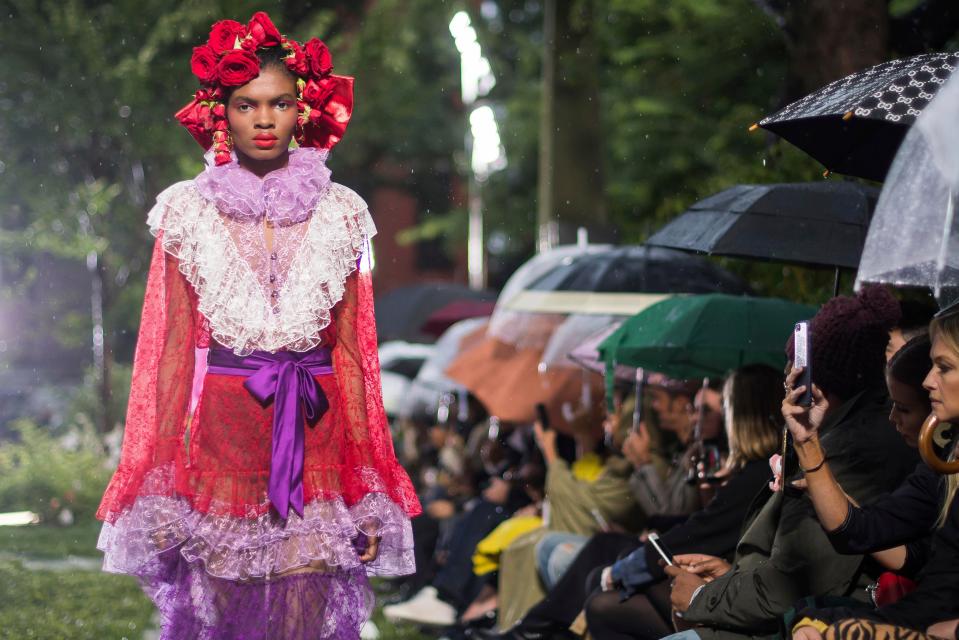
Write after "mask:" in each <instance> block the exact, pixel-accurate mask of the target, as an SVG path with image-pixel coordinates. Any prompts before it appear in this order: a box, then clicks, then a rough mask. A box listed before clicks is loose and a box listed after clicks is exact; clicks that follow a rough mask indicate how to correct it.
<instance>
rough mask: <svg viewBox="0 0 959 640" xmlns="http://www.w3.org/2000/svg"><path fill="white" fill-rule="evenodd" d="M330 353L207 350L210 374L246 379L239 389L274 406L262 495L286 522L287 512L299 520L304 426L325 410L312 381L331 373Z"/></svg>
mask: <svg viewBox="0 0 959 640" xmlns="http://www.w3.org/2000/svg"><path fill="white" fill-rule="evenodd" d="M331 362H332V361H331V357H330V350H329V349H328V348H326V347H320V348H318V349H314V350H312V351H308V352H306V353H294V352H291V351H279V352H277V353H269V352H266V351H254V352H253V353H252V354H250V355H248V356H237V355H236V354H234V353H233V352H232V351H228V350H226V349H210V355H209V364H210V367H209V369H208V371H209V373H215V374H225V375H242V376H248V378H247V379H246V382H244V383H243V386H244V387H246V390H247V391H249V392H250V394H251V395H252V396H253V397H254V398H256V399H257V400H258V401H259V402H260V403H261V404H262V405H263V406H268V405H269V404H270V403H273V405H274V406H273V440H272V444H273V451H272V456H271V458H270V480H269V487H268V491H267V495H268V496H269V498H270V502H271V503H272V504H273V508H274V509H276V512H277V513H278V514H279V516H280V517H281V518H282V519H284V520H286V518H287V516H288V514H289V510H290V507H292V508H293V510H294V511H295V512H296V513H297V514H298V515H299V516H300V517H301V518H302V517H303V450H304V447H303V440H304V430H303V423H304V418H305V421H306V422H307V423H308V424H309V425H310V426H313V425H315V424H316V422H317V421H318V420H319V419H320V418H321V417H322V416H323V414H324V413H326V411H327V409H329V408H330V403H329V400H327V398H326V394H325V393H323V388H322V387H321V386H320V385H319V383H318V382H317V381H316V379H315V378H314V377H313V376H316V375H325V374H331V373H333V367H332V366H331Z"/></svg>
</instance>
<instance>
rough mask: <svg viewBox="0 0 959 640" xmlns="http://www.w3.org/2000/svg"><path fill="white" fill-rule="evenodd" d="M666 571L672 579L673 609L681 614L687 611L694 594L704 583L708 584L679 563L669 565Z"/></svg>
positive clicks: (670, 599) (670, 598)
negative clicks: (680, 566)
mask: <svg viewBox="0 0 959 640" xmlns="http://www.w3.org/2000/svg"><path fill="white" fill-rule="evenodd" d="M664 571H665V572H666V575H668V576H669V577H670V578H672V580H671V581H670V585H671V589H672V590H671V591H670V592H669V602H670V604H672V606H673V609H674V610H675V611H678V612H679V613H680V614H683V613H686V610H687V609H689V605H690V604H692V601H693V594H695V593H696V590H697V589H699V587H701V586H702V585H704V584H706V582H707V581H706V580H704V579H703V578H702V577H701V576H697V575H695V574H693V573H690V572H688V571H684V570H683V569H681V568H679V565H672V566H667V567H666V568H665V569H664Z"/></svg>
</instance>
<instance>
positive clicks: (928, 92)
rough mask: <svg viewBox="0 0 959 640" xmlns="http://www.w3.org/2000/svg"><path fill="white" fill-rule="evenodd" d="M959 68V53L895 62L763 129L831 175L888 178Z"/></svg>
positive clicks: (803, 103) (850, 79)
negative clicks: (911, 132)
mask: <svg viewBox="0 0 959 640" xmlns="http://www.w3.org/2000/svg"><path fill="white" fill-rule="evenodd" d="M957 64H959V53H929V54H923V55H919V56H915V57H912V58H904V59H902V60H890V61H889V62H883V63H882V64H878V65H876V66H874V67H870V68H868V69H865V70H863V71H860V72H858V73H854V74H852V75H849V76H846V77H845V78H841V79H839V80H836V81H834V82H831V83H829V84H828V85H826V86H825V87H823V88H822V89H819V90H818V91H815V92H813V93H811V94H809V95H807V96H806V97H805V98H802V99H800V100H797V101H796V102H793V103H792V104H790V105H788V106H786V107H785V108H783V109H781V110H780V111H778V112H776V113H774V114H773V115H771V116H767V117H766V118H763V119H762V120H760V121H759V123H758V126H760V127H763V128H764V129H767V130H769V131H772V132H773V133H775V134H776V135H779V136H781V137H783V138H785V139H786V140H788V141H789V142H791V143H792V144H794V145H796V146H797V147H799V148H800V149H802V150H803V151H805V152H806V153H808V154H809V155H811V156H812V157H813V158H815V159H816V160H818V161H819V162H821V163H822V164H823V165H825V166H826V168H827V169H829V170H830V171H836V172H838V173H845V174H847V175H852V176H859V177H861V178H868V179H870V180H883V179H884V178H885V176H886V172H887V171H888V169H889V165H890V163H891V162H892V159H893V157H894V156H895V154H896V150H897V149H898V148H899V145H900V144H901V143H902V140H903V137H904V136H905V135H906V131H907V130H908V129H909V126H910V125H911V124H912V123H913V122H914V121H915V119H916V116H918V115H919V113H920V112H921V111H922V110H923V108H924V107H925V106H926V105H927V104H929V101H930V100H932V98H933V96H935V95H936V92H937V91H938V90H939V88H940V86H942V84H943V82H944V81H945V80H946V79H948V78H949V76H950V75H951V74H952V72H953V70H955V68H956V66H957Z"/></svg>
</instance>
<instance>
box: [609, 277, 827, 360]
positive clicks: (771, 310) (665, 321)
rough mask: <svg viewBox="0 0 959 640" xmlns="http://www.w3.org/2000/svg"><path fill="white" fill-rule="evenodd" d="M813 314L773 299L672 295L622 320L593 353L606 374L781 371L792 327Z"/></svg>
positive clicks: (814, 309)
mask: <svg viewBox="0 0 959 640" xmlns="http://www.w3.org/2000/svg"><path fill="white" fill-rule="evenodd" d="M815 313H816V308H815V307H811V306H808V305H802V304H796V303H794V302H788V301H786V300H779V299H776V298H753V297H747V296H733V295H728V294H722V293H711V294H706V295H690V296H677V297H674V298H669V299H666V300H663V301H662V302H659V303H656V304H654V305H653V306H651V307H649V308H648V309H646V310H644V311H642V312H640V313H638V314H636V315H635V316H633V317H631V318H630V319H628V320H627V321H626V322H624V323H623V325H622V326H621V327H620V328H619V329H617V330H616V331H615V332H614V333H613V334H612V335H610V336H609V337H608V338H606V340H604V341H603V342H602V343H600V345H599V352H600V357H601V358H602V359H603V361H604V362H605V363H606V367H607V370H611V369H612V367H613V366H615V365H617V364H620V365H627V366H632V367H641V368H643V369H646V370H649V371H657V372H659V373H662V374H665V375H667V376H670V377H673V378H706V377H722V376H725V375H726V373H727V372H729V371H731V370H733V369H738V368H739V367H742V366H743V365H747V364H756V363H761V364H768V365H770V366H771V367H775V368H777V369H782V368H783V366H784V365H785V363H786V355H785V352H784V348H785V345H786V340H787V339H788V338H789V335H790V333H791V332H792V330H793V325H794V324H795V323H796V322H798V321H799V320H805V319H808V318H811V317H812V316H813V315H814V314H815Z"/></svg>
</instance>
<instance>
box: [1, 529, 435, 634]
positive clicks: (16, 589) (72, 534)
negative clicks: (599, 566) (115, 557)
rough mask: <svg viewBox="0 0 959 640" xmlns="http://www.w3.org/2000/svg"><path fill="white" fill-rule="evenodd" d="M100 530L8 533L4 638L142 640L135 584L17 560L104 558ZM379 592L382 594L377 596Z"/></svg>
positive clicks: (144, 623) (147, 607) (146, 615)
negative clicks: (26, 566) (27, 565)
mask: <svg viewBox="0 0 959 640" xmlns="http://www.w3.org/2000/svg"><path fill="white" fill-rule="evenodd" d="M99 532H100V526H99V523H96V522H94V523H84V524H77V525H75V526H73V527H63V528H61V527H51V526H28V527H0V639H7V638H10V639H14V638H15V639H17V640H19V639H21V638H42V639H43V640H46V639H49V638H56V639H70V640H72V639H76V640H86V639H87V638H89V639H91V640H108V639H117V640H119V639H120V638H126V639H127V640H139V639H140V638H142V637H143V632H144V631H145V630H146V629H147V628H148V627H149V623H150V618H151V616H152V614H153V606H152V604H151V603H150V601H149V600H147V598H146V597H145V596H144V595H143V593H142V592H141V591H140V588H139V586H138V585H137V583H136V581H135V580H134V579H133V578H129V577H127V576H117V575H110V574H106V573H102V572H99V571H84V570H76V569H70V570H64V571H45V570H44V571H29V570H26V569H24V567H23V565H22V564H21V563H20V562H19V561H18V560H17V558H18V557H22V558H31V559H33V558H35V559H42V560H55V559H57V558H65V557H66V556H69V555H72V556H87V557H94V558H96V557H98V556H99V552H98V551H97V550H96V541H97V536H98V535H99ZM377 591H378V592H379V591H380V589H377ZM373 621H374V622H375V623H376V626H377V627H378V629H379V631H380V638H381V639H382V640H418V639H420V638H429V637H431V636H427V635H423V634H422V633H420V631H419V630H418V629H417V628H415V627H413V626H409V625H401V626H394V625H393V624H391V623H389V622H387V621H386V620H385V619H384V618H383V615H382V611H381V609H380V607H379V606H378V607H377V608H376V611H375V612H374V614H373Z"/></svg>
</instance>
